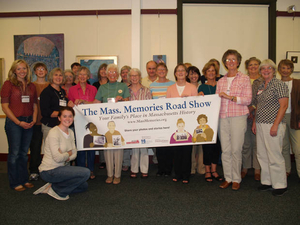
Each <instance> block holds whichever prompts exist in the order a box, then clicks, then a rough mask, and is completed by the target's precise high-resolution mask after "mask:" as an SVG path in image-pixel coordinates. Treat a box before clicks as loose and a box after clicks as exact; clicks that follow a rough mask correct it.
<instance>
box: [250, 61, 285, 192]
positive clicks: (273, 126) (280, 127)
mask: <svg viewBox="0 0 300 225" xmlns="http://www.w3.org/2000/svg"><path fill="white" fill-rule="evenodd" d="M259 71H260V74H261V76H262V77H263V79H264V82H263V83H262V84H261V85H260V86H259V87H258V90H257V93H256V95H255V99H256V100H257V108H256V115H255V121H253V125H252V131H253V133H254V134H256V140H257V158H258V161H259V164H260V166H261V184H262V185H261V186H260V187H258V190H260V191H268V190H272V194H273V195H275V196H281V195H283V194H284V193H285V192H286V191H287V179H286V172H285V162H284V158H283V155H282V143H283V137H284V133H285V127H286V126H285V121H284V120H283V118H284V114H285V111H286V109H287V107H288V100H289V90H288V87H287V86H286V85H285V84H284V83H283V82H282V81H280V80H278V79H276V77H275V74H276V65H275V63H274V62H273V61H272V60H270V59H266V60H264V61H262V62H261V64H260V66H259Z"/></svg>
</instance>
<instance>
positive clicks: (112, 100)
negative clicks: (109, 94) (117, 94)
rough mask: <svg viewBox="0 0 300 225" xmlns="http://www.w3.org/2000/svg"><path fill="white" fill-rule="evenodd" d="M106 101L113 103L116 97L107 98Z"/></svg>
mask: <svg viewBox="0 0 300 225" xmlns="http://www.w3.org/2000/svg"><path fill="white" fill-rule="evenodd" d="M107 102H108V103H115V102H116V99H115V98H107Z"/></svg>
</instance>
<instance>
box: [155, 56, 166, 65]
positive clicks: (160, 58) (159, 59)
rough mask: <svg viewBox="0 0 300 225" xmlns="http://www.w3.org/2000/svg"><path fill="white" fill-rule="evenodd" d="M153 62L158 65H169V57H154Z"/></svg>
mask: <svg viewBox="0 0 300 225" xmlns="http://www.w3.org/2000/svg"><path fill="white" fill-rule="evenodd" d="M153 61H155V62H156V63H164V64H167V56H166V55H153Z"/></svg>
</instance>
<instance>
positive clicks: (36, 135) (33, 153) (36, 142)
mask: <svg viewBox="0 0 300 225" xmlns="http://www.w3.org/2000/svg"><path fill="white" fill-rule="evenodd" d="M42 142H43V133H42V125H34V126H33V134H32V139H31V143H30V163H29V171H30V173H39V169H38V167H39V166H40V164H41V146H42Z"/></svg>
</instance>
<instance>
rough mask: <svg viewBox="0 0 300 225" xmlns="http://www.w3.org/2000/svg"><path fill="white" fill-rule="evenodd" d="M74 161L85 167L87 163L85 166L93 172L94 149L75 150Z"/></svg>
mask: <svg viewBox="0 0 300 225" xmlns="http://www.w3.org/2000/svg"><path fill="white" fill-rule="evenodd" d="M86 156H87V157H86ZM86 158H87V161H86ZM76 162H77V166H81V167H86V164H87V168H89V169H90V171H92V172H93V171H94V168H95V150H89V151H77V158H76Z"/></svg>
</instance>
